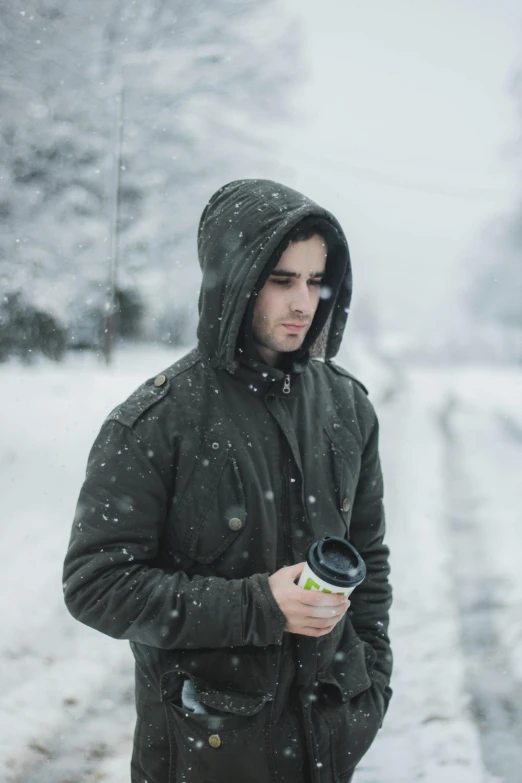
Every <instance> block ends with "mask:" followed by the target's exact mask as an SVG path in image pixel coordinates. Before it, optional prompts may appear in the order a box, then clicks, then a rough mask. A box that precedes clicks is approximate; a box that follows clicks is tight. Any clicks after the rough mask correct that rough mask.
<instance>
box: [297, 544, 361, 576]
mask: <svg viewBox="0 0 522 783" xmlns="http://www.w3.org/2000/svg"><path fill="white" fill-rule="evenodd" d="M306 561H307V563H308V565H309V566H310V568H311V569H312V571H313V572H314V574H316V576H318V577H319V578H320V579H322V580H323V581H324V582H328V583H329V584H331V585H334V586H335V587H344V588H346V587H355V586H356V585H358V584H360V582H362V581H363V579H364V577H365V576H366V566H365V564H364V560H363V559H362V557H361V556H360V554H359V552H358V551H357V550H356V549H355V547H353V546H352V545H351V544H349V543H348V541H346V540H345V539H344V538H339V537H338V536H325V537H324V538H321V539H319V541H315V542H314V543H313V544H312V545H311V547H310V549H309V550H308V554H307V556H306Z"/></svg>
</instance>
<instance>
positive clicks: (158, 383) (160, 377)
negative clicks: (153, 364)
mask: <svg viewBox="0 0 522 783" xmlns="http://www.w3.org/2000/svg"><path fill="white" fill-rule="evenodd" d="M166 380H167V379H166V377H165V376H164V375H158V377H157V378H155V379H154V386H163V384H164V383H165V381H166Z"/></svg>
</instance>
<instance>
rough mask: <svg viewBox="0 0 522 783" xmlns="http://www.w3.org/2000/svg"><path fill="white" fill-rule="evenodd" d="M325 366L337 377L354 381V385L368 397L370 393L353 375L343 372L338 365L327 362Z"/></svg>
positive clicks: (346, 371)
mask: <svg viewBox="0 0 522 783" xmlns="http://www.w3.org/2000/svg"><path fill="white" fill-rule="evenodd" d="M325 364H327V365H328V367H331V368H332V370H333V371H334V372H336V373H337V374H338V375H344V376H345V378H350V379H351V380H352V381H355V383H356V384H357V385H358V386H360V387H361V389H362V390H363V391H364V393H365V394H367V395H369V394H370V392H369V391H368V389H367V388H366V386H365V385H364V383H361V381H360V380H359V379H358V378H356V377H355V375H352V374H351V373H350V372H348V370H345V369H344V367H341V365H340V364H334V362H332V361H331V360H330V361H327V362H325Z"/></svg>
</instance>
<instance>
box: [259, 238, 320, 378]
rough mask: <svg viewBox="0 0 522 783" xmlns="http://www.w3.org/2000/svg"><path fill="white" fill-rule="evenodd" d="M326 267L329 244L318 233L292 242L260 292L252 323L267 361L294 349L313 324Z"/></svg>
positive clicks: (274, 363)
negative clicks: (327, 246) (300, 240)
mask: <svg viewBox="0 0 522 783" xmlns="http://www.w3.org/2000/svg"><path fill="white" fill-rule="evenodd" d="M325 266H326V245H325V242H324V240H323V239H322V237H320V236H318V235H315V236H313V237H311V238H310V239H307V240H305V241H302V242H291V243H290V245H289V246H288V247H287V249H286V250H285V252H284V253H283V254H282V256H281V258H280V259H279V263H278V264H277V266H276V267H275V268H274V270H273V271H272V274H271V275H270V277H269V278H268V280H267V281H266V283H265V284H264V286H263V288H262V289H261V291H260V292H259V294H258V297H257V301H256V304H255V307H254V315H253V320H252V326H253V331H254V342H255V343H256V345H257V347H258V349H259V352H260V354H261V355H262V357H263V359H264V360H265V361H266V363H267V364H269V365H271V366H273V367H274V366H276V365H277V363H278V359H279V358H280V354H281V353H287V352H289V351H295V350H296V349H297V348H300V347H301V345H302V344H303V340H304V338H305V337H306V334H307V332H308V330H309V328H310V326H311V324H312V320H313V317H314V315H315V311H316V310H317V305H318V304H319V299H320V296H319V291H320V286H321V280H322V278H323V276H324V270H325Z"/></svg>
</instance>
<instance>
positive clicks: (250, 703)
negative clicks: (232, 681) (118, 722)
mask: <svg viewBox="0 0 522 783" xmlns="http://www.w3.org/2000/svg"><path fill="white" fill-rule="evenodd" d="M186 679H190V680H192V684H193V685H194V688H195V690H196V693H197V699H198V701H200V702H201V703H202V704H205V705H206V706H207V707H212V708H214V709H216V710H222V711H223V712H227V713H231V714H233V715H244V716H248V715H256V714H257V713H258V712H260V711H261V710H262V709H263V707H264V705H265V704H266V703H267V701H271V700H272V698H273V695H272V694H271V693H261V694H255V695H252V694H249V693H239V692H237V691H227V690H216V688H212V686H211V685H209V683H207V682H205V680H202V679H201V678H200V677H194V676H193V675H191V674H189V673H188V672H184V671H181V670H180V669H176V670H173V671H168V672H165V673H164V674H163V675H162V677H161V700H162V701H171V700H173V701H177V700H178V699H179V698H180V694H181V689H182V687H183V681H184V680H186Z"/></svg>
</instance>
